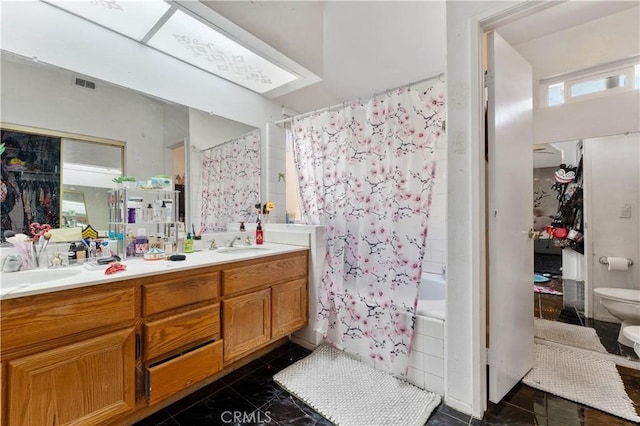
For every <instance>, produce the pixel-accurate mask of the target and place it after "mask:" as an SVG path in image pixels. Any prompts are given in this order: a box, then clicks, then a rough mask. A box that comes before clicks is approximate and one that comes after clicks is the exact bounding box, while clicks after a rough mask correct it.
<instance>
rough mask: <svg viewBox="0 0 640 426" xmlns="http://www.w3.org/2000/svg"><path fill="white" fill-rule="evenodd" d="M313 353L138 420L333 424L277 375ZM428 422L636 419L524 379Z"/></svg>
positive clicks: (617, 425)
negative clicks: (496, 397) (487, 400)
mask: <svg viewBox="0 0 640 426" xmlns="http://www.w3.org/2000/svg"><path fill="white" fill-rule="evenodd" d="M309 353H310V351H308V350H306V349H304V348H302V347H300V346H298V345H295V344H293V343H289V344H287V345H285V346H282V347H280V348H278V349H276V350H274V351H272V352H270V353H268V354H266V355H265V356H263V357H262V358H260V359H257V360H255V361H253V362H251V363H250V364H247V365H246V366H244V367H242V368H240V369H238V370H236V371H234V372H232V373H230V374H229V375H227V376H226V377H223V378H222V379H220V380H218V381H217V382H214V383H212V384H211V385H209V386H207V387H205V388H203V389H201V390H199V391H197V392H195V393H193V394H191V395H190V396H188V397H186V398H183V399H181V400H180V401H178V402H176V403H174V404H173V405H170V406H169V407H167V408H165V409H163V410H161V411H159V412H158V413H155V414H153V415H151V416H150V417H147V418H146V419H144V420H142V421H140V422H138V423H136V425H135V426H200V425H236V426H239V425H270V426H279V425H295V426H298V425H300V426H305V425H318V426H323V425H331V424H332V423H331V422H329V421H327V420H326V419H324V418H323V417H322V416H321V415H320V414H318V413H317V412H315V411H314V410H313V409H311V408H310V407H308V406H307V405H306V404H305V403H303V402H302V401H300V400H299V399H297V398H296V397H294V396H292V395H290V394H288V393H287V392H286V391H284V390H283V389H281V388H280V387H279V386H278V385H277V384H275V383H274V382H273V380H272V377H273V375H274V374H275V373H276V372H278V371H280V370H282V369H283V368H285V367H287V366H289V365H290V364H292V363H294V362H296V361H298V360H299V359H301V358H304V357H305V356H307V355H308V354H309ZM627 373H629V374H631V377H632V379H630V381H629V383H631V386H632V387H633V388H634V389H635V392H636V394H635V396H636V397H637V399H634V400H635V401H640V375H638V376H637V377H636V376H634V375H633V374H634V372H633V371H630V372H625V371H622V372H621V374H627ZM633 380H636V382H633ZM625 383H627V382H626V381H625ZM632 398H633V396H632ZM234 416H235V418H234ZM243 416H244V417H243ZM426 424H427V425H428V426H440V425H447V426H462V425H481V424H482V425H484V424H486V425H504V426H506V425H509V426H512V425H548V426H551V425H584V426H604V425H607V426H608V425H611V426H623V425H632V423H629V422H625V421H624V420H622V419H619V418H617V417H613V416H610V415H607V414H604V413H602V412H600V411H598V410H594V409H591V408H588V407H585V406H583V405H580V404H576V403H573V402H571V401H567V400H565V399H562V398H559V397H557V396H554V395H551V394H548V393H546V392H542V391H539V390H537V389H533V388H530V387H528V386H526V385H523V384H518V385H517V386H516V387H515V388H514V389H513V390H512V391H511V392H510V393H509V394H508V395H507V396H506V397H505V398H504V400H503V401H502V402H501V403H500V404H497V405H496V404H490V405H489V407H488V410H487V412H486V413H485V416H484V419H482V420H479V419H473V418H471V417H470V416H468V415H465V414H463V413H460V412H458V411H456V410H453V409H452V408H450V407H447V406H446V405H444V404H441V405H440V406H439V407H438V408H437V409H436V410H435V411H434V412H433V414H432V415H431V417H430V418H429V421H428V422H427V423H426ZM372 426H373V425H372ZM398 426H402V425H398Z"/></svg>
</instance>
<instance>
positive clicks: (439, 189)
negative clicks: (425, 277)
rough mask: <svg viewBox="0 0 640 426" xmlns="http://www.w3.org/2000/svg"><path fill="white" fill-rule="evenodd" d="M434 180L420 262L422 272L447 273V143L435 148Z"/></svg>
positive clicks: (443, 142) (444, 141) (444, 142)
mask: <svg viewBox="0 0 640 426" xmlns="http://www.w3.org/2000/svg"><path fill="white" fill-rule="evenodd" d="M436 158H437V161H438V164H437V166H436V180H435V184H434V185H433V188H432V192H431V211H430V212H429V230H428V232H427V241H426V247H425V253H424V259H423V261H422V270H423V272H431V273H434V274H444V273H446V271H447V141H446V140H444V138H443V140H442V142H441V143H439V144H438V146H437V147H436Z"/></svg>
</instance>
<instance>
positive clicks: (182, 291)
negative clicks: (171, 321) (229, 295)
mask: <svg viewBox="0 0 640 426" xmlns="http://www.w3.org/2000/svg"><path fill="white" fill-rule="evenodd" d="M219 276H220V274H219V272H218V271H214V272H206V273H201V274H195V275H189V276H185V275H183V274H180V273H178V274H174V277H173V278H170V279H168V280H162V281H160V282H154V283H149V284H146V283H145V284H143V285H142V313H143V315H152V314H156V313H158V312H164V311H168V310H170V309H174V308H177V307H180V306H185V305H190V304H193V303H198V302H202V301H205V300H211V299H216V298H217V297H218V296H219Z"/></svg>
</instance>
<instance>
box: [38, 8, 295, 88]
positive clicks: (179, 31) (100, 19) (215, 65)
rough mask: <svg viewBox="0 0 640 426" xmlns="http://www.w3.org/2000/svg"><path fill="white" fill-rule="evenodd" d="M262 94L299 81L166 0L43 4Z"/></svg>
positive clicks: (289, 73)
mask: <svg viewBox="0 0 640 426" xmlns="http://www.w3.org/2000/svg"><path fill="white" fill-rule="evenodd" d="M42 1H44V2H46V3H48V4H51V5H53V6H56V7H58V8H60V9H63V10H65V11H67V12H70V13H73V14H74V15H77V16H79V17H81V18H84V19H86V20H89V21H91V22H94V23H96V24H98V25H101V26H103V27H105V28H108V29H110V30H112V31H115V32H117V33H119V34H122V35H124V36H127V37H129V38H132V39H134V40H136V41H138V42H140V43H142V44H144V45H147V46H149V47H153V48H154V49H157V50H159V51H161V52H163V53H166V54H168V55H170V56H173V57H174V58H177V59H179V60H181V61H184V62H186V63H188V64H190V65H193V66H196V67H198V68H200V69H203V70H205V71H207V72H209V73H211V74H214V75H216V76H218V77H221V78H224V79H226V80H229V81H231V82H233V83H236V84H238V85H241V86H243V87H246V88H247V89H250V90H253V91H255V92H258V93H266V92H270V91H273V90H274V89H277V88H279V87H281V86H284V85H286V84H288V83H291V82H294V81H296V80H298V78H299V77H298V76H297V75H296V74H294V73H292V72H289V71H287V70H285V69H283V68H282V67H280V66H278V65H276V64H275V63H273V62H271V61H269V60H267V59H265V58H264V57H262V56H260V55H258V54H256V53H254V52H253V51H251V50H249V49H247V48H246V47H244V46H242V45H240V44H239V43H237V42H236V41H234V40H232V39H231V38H229V37H227V36H226V35H224V34H223V33H222V32H219V31H218V30H217V29H216V27H215V26H214V25H213V24H210V23H208V22H206V21H204V20H200V19H197V18H195V17H194V16H191V14H189V13H186V12H185V11H183V10H182V7H181V6H180V5H178V4H176V3H173V2H165V1H163V0H137V1H127V0H91V1H77V0H76V1H68V0H42Z"/></svg>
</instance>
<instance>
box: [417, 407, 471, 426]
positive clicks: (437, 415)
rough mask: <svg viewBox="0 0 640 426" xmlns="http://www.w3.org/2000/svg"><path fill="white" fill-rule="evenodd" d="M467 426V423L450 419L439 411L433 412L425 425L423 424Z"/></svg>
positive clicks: (432, 425) (429, 425) (428, 425)
mask: <svg viewBox="0 0 640 426" xmlns="http://www.w3.org/2000/svg"><path fill="white" fill-rule="evenodd" d="M467 424H468V422H463V421H462V420H460V419H457V418H455V417H451V416H450V415H448V414H445V413H444V412H442V411H440V410H434V411H433V413H431V416H430V417H429V420H427V423H425V425H427V426H462V425H467Z"/></svg>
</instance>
